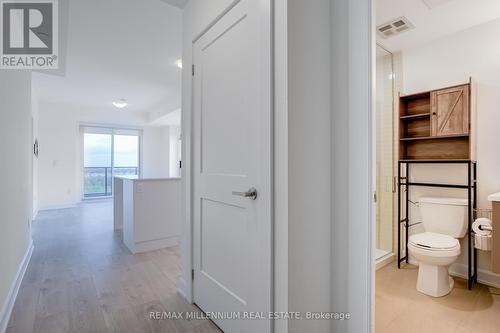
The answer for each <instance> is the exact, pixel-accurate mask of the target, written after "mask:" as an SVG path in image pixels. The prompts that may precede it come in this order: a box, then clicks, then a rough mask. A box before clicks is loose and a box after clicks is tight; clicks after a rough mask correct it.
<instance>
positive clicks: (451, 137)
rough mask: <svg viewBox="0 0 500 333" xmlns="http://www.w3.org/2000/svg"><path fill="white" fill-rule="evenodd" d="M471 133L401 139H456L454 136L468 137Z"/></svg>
mask: <svg viewBox="0 0 500 333" xmlns="http://www.w3.org/2000/svg"><path fill="white" fill-rule="evenodd" d="M468 136H469V134H457V135H442V136H417V137H414V138H401V139H399V140H401V141H413V140H437V139H454V138H466V137H468Z"/></svg>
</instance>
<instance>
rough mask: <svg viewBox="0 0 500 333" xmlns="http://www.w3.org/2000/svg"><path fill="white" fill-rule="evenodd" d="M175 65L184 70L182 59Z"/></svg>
mask: <svg viewBox="0 0 500 333" xmlns="http://www.w3.org/2000/svg"><path fill="white" fill-rule="evenodd" d="M175 64H176V65H177V67H179V68H180V69H182V59H178V60H177V61H176V62H175Z"/></svg>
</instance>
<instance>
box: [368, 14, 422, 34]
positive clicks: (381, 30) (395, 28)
mask: <svg viewBox="0 0 500 333" xmlns="http://www.w3.org/2000/svg"><path fill="white" fill-rule="evenodd" d="M413 28H415V26H414V25H413V24H411V22H410V21H409V20H408V19H407V18H406V17H404V16H401V17H398V18H397V19H394V20H391V21H389V22H386V23H384V24H381V25H379V26H378V27H377V33H378V35H379V36H381V37H383V38H389V37H392V36H396V35H398V34H400V33H402V32H405V31H408V30H411V29H413Z"/></svg>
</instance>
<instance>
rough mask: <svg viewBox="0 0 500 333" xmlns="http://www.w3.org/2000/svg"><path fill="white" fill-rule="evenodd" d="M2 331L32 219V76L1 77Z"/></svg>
mask: <svg viewBox="0 0 500 333" xmlns="http://www.w3.org/2000/svg"><path fill="white" fill-rule="evenodd" d="M0 156H1V162H0V186H1V188H2V191H1V192H0V330H1V329H2V328H1V325H2V324H4V323H3V322H2V319H4V318H2V317H3V316H4V315H5V312H4V311H5V305H6V301H7V297H8V294H9V292H10V291H11V289H12V286H13V283H14V280H15V278H16V273H17V271H18V269H19V266H20V264H21V262H22V260H23V257H24V255H25V253H26V251H27V249H28V246H29V243H30V240H31V232H30V223H31V218H32V201H33V194H32V184H31V178H32V169H31V164H32V157H31V74H30V72H29V71H11V70H2V71H1V73H0ZM7 320H8V318H7Z"/></svg>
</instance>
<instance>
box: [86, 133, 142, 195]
mask: <svg viewBox="0 0 500 333" xmlns="http://www.w3.org/2000/svg"><path fill="white" fill-rule="evenodd" d="M82 133H83V196H84V198H97V197H110V196H112V195H113V176H116V175H120V176H130V177H134V176H139V174H140V169H139V165H140V163H139V159H140V150H139V147H140V132H139V131H130V130H120V129H112V128H99V127H83V128H82Z"/></svg>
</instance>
